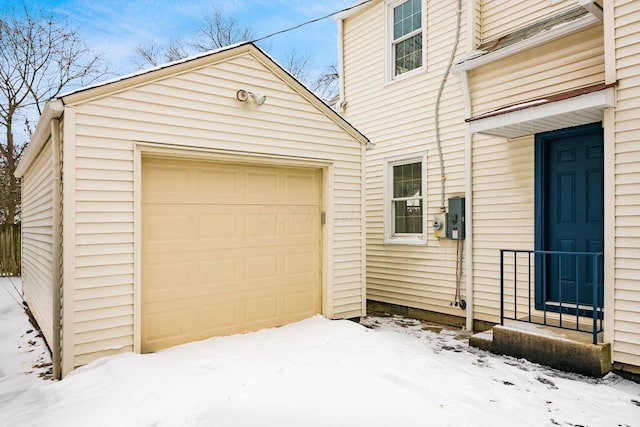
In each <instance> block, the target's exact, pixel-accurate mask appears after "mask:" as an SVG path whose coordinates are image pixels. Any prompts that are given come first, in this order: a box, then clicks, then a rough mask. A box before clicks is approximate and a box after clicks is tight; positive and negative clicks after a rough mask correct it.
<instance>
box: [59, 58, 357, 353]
mask: <svg viewBox="0 0 640 427" xmlns="http://www.w3.org/2000/svg"><path fill="white" fill-rule="evenodd" d="M238 89H245V90H248V91H255V92H258V93H260V94H263V95H266V96H267V100H266V102H265V104H264V105H262V106H260V107H256V106H255V105H252V104H249V103H240V102H238V101H237V100H236V91H237V90H238ZM76 110H77V114H76V122H77V125H76V147H77V148H76V153H77V157H76V182H75V188H76V207H75V209H76V211H77V219H78V228H77V230H76V236H75V240H76V245H75V248H74V250H76V251H77V253H78V257H77V261H76V268H75V277H76V286H77V290H76V314H75V317H76V325H75V333H76V336H75V343H76V344H75V352H76V356H75V365H76V366H77V365H81V364H83V363H86V361H89V360H92V359H95V358H96V357H98V356H102V355H107V354H112V353H114V352H120V351H132V350H133V349H134V344H135V343H134V336H133V334H134V324H133V318H134V315H135V313H134V256H135V254H134V247H133V244H134V228H135V227H134V187H135V186H134V163H135V160H134V148H135V145H136V144H138V143H144V144H146V145H149V146H156V147H164V146H167V145H169V146H172V147H180V146H184V147H190V148H191V149H196V150H200V151H203V150H204V151H211V150H215V151H218V152H224V153H226V154H228V155H234V156H236V158H237V156H241V155H246V156H250V157H252V159H253V161H257V160H260V159H261V158H262V160H261V161H263V162H265V163H268V162H269V161H270V160H269V158H267V157H265V156H273V157H280V158H288V159H292V158H293V159H297V161H300V162H311V161H313V162H318V161H321V162H324V163H326V164H332V166H333V168H332V172H333V175H332V176H333V181H332V182H330V183H329V184H328V185H329V188H330V189H331V190H332V191H333V196H334V199H333V200H327V202H326V203H328V204H330V209H332V210H333V217H332V218H330V221H331V224H332V225H333V229H332V230H331V231H330V233H333V239H332V241H333V247H331V248H329V249H330V250H331V251H332V252H333V256H334V258H333V260H332V261H333V265H332V267H333V268H332V269H331V272H332V273H333V277H329V280H330V281H331V282H332V287H333V297H334V299H333V301H332V304H333V307H332V308H333V311H332V313H331V314H332V315H333V316H334V317H339V318H340V317H345V318H348V317H356V316H360V315H362V303H361V301H362V292H363V290H362V288H361V283H362V271H361V268H360V261H361V251H362V248H361V243H360V242H361V240H360V238H359V237H358V236H360V232H361V226H360V224H361V222H360V221H361V215H362V212H361V196H362V195H361V186H360V181H359V177H360V175H361V162H360V159H361V150H362V148H361V145H360V144H359V143H358V142H357V141H355V140H354V139H353V138H351V137H349V136H348V135H347V134H346V133H345V131H344V130H343V129H342V128H340V127H339V126H338V125H337V124H336V123H335V122H334V121H332V120H331V119H329V118H328V117H327V116H326V115H324V114H323V113H321V112H320V111H318V110H317V109H316V108H315V107H314V106H313V105H312V104H310V103H309V102H308V101H307V100H306V99H304V98H303V97H301V96H300V95H299V94H298V93H297V92H295V91H294V90H292V88H291V87H290V86H288V85H287V84H286V83H285V82H284V81H282V80H280V79H279V78H277V77H276V76H275V75H274V74H273V72H272V71H270V70H269V69H267V68H266V67H265V66H264V65H263V64H262V63H260V62H259V60H257V58H256V57H254V56H253V55H252V54H250V53H244V54H241V55H239V56H236V57H233V58H229V59H226V60H225V61H224V62H220V63H215V64H212V65H209V66H205V67H202V68H199V69H192V70H190V71H187V72H184V73H182V74H179V75H172V76H169V77H167V78H164V79H161V80H157V81H154V82H149V83H147V84H143V85H140V86H138V87H133V88H129V89H127V90H124V91H122V92H119V93H114V94H111V95H109V96H105V97H102V98H99V99H95V100H90V101H87V102H83V103H80V104H79V105H77V107H76ZM192 155H193V156H195V155H196V154H192ZM256 159H257V160H256ZM325 197H327V195H325ZM67 231H68V230H67Z"/></svg>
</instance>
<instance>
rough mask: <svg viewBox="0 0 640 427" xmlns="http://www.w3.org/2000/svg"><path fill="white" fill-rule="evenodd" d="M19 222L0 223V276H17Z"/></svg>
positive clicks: (20, 263)
mask: <svg viewBox="0 0 640 427" xmlns="http://www.w3.org/2000/svg"><path fill="white" fill-rule="evenodd" d="M20 253H21V252H20V224H0V276H19V275H20V268H21V266H22V259H21V257H20Z"/></svg>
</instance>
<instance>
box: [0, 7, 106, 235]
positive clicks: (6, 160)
mask: <svg viewBox="0 0 640 427" xmlns="http://www.w3.org/2000/svg"><path fill="white" fill-rule="evenodd" d="M0 43H1V46H2V49H0V135H1V134H2V133H4V135H3V136H4V141H0V167H2V174H1V176H0V178H1V181H0V210H1V216H2V218H1V220H2V221H3V222H6V223H14V222H15V220H16V213H19V205H20V187H19V184H18V182H17V180H16V178H15V177H14V176H13V173H14V171H15V168H16V165H17V162H18V160H19V159H20V157H21V156H22V151H23V149H24V146H25V143H26V140H27V139H28V138H29V137H30V136H31V133H32V131H33V129H32V126H31V124H30V122H29V116H30V115H31V114H36V113H37V114H40V113H42V108H43V107H44V103H45V102H46V101H47V100H49V99H51V98H53V97H55V96H57V95H59V94H60V93H61V91H62V90H63V89H64V88H66V87H68V86H69V85H73V84H78V85H86V84H90V83H92V82H94V81H95V80H96V79H98V78H100V77H102V76H104V75H105V74H106V68H104V67H103V66H102V64H101V61H100V57H99V56H97V55H95V54H94V53H92V52H91V51H90V50H88V49H87V48H86V46H85V44H84V43H83V42H82V40H81V39H80V37H79V35H78V33H77V30H75V29H72V28H70V27H69V26H68V25H66V24H65V23H61V22H57V21H55V20H54V19H53V18H52V17H51V16H47V15H45V14H44V13H43V12H42V11H38V12H35V13H32V12H31V11H29V10H28V9H26V8H25V9H24V11H23V12H22V13H17V12H16V10H15V9H11V10H10V11H9V12H7V13H5V15H3V16H0ZM21 120H22V121H23V123H24V124H25V127H24V131H25V132H21V131H20V129H19V127H18V126H19V125H18V123H20V121H21Z"/></svg>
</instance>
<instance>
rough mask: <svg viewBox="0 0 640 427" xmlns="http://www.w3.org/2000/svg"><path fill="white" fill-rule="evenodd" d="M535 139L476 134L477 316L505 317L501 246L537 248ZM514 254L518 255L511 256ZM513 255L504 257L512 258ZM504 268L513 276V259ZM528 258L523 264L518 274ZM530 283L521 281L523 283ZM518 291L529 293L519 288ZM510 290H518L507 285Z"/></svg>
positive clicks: (474, 163) (474, 190)
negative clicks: (501, 286)
mask: <svg viewBox="0 0 640 427" xmlns="http://www.w3.org/2000/svg"><path fill="white" fill-rule="evenodd" d="M533 186H534V142H533V137H525V138H519V139H513V140H504V139H500V138H491V137H486V136H482V135H475V136H474V142H473V201H474V204H473V273H474V276H473V282H474V300H475V318H476V319H479V320H485V321H489V322H498V321H500V317H499V316H500V249H526V250H532V249H533V248H534V188H533ZM510 259H513V258H512V257H511V258H510ZM507 260H508V258H505V261H507ZM505 264H508V265H509V266H508V267H507V268H506V269H505V274H507V277H508V279H509V280H511V277H512V274H511V273H512V272H513V270H512V267H511V264H512V263H511V262H510V261H509V262H505ZM526 268H527V267H526V262H525V260H524V259H521V262H520V263H519V264H518V271H519V272H520V273H521V274H520V276H519V278H521V279H524V277H521V276H522V274H523V273H524V272H526V271H527V270H526ZM523 283H526V282H524V281H522V282H521V283H520V284H523ZM518 293H519V295H521V296H524V295H526V293H525V292H524V290H523V289H519V291H518ZM506 294H507V295H512V294H513V290H512V289H508V290H507V292H506Z"/></svg>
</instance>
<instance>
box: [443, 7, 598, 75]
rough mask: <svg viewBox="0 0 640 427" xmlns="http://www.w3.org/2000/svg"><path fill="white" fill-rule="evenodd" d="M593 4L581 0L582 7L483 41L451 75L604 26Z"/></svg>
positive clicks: (456, 66) (458, 63)
mask: <svg viewBox="0 0 640 427" xmlns="http://www.w3.org/2000/svg"><path fill="white" fill-rule="evenodd" d="M592 1H593V0H578V3H579V6H577V7H575V8H572V9H569V10H567V11H565V12H563V13H560V14H558V15H554V16H551V17H549V18H547V19H543V20H541V21H537V22H534V23H532V24H530V25H527V26H525V27H523V28H520V29H518V30H515V31H513V32H511V33H508V34H503V35H501V36H499V37H497V38H493V39H489V40H486V41H483V42H482V43H481V44H480V45H479V46H478V47H477V48H476V49H474V50H472V51H471V52H469V53H467V55H465V56H464V57H463V58H462V59H460V60H459V61H458V62H456V63H455V64H454V65H453V67H452V68H451V72H452V73H453V74H459V73H461V72H463V71H470V70H473V69H475V68H478V67H481V66H483V65H486V64H490V63H492V62H494V61H498V60H500V59H503V58H507V57H509V56H511V55H515V54H517V53H520V52H524V51H527V50H529V49H532V48H534V47H536V46H540V45H543V44H545V43H549V42H552V41H554V40H557V39H559V38H562V37H566V36H568V35H570V34H574V33H577V32H579V31H582V30H585V29H587V28H589V27H592V26H594V25H598V24H600V23H602V20H603V15H602V10H601V9H600V7H599V6H598V5H597V4H594V3H592Z"/></svg>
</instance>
